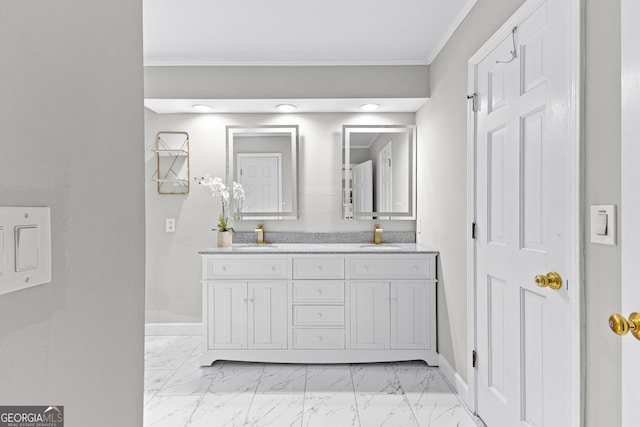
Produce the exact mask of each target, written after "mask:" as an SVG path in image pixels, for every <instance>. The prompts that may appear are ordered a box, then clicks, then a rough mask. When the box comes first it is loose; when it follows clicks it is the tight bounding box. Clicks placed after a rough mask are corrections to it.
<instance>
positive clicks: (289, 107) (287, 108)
mask: <svg viewBox="0 0 640 427" xmlns="http://www.w3.org/2000/svg"><path fill="white" fill-rule="evenodd" d="M297 109H298V107H296V106H295V105H293V104H279V105H276V110H278V111H280V112H281V113H292V112H294V111H296V110H297Z"/></svg>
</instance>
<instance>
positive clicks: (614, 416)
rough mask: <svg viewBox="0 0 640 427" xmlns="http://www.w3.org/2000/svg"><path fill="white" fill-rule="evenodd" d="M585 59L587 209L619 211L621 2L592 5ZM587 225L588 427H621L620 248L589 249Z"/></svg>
mask: <svg viewBox="0 0 640 427" xmlns="http://www.w3.org/2000/svg"><path fill="white" fill-rule="evenodd" d="M585 59H586V64H585V65H586V105H585V161H586V173H585V187H586V188H585V190H586V194H585V202H586V209H589V206H590V205H597V204H616V205H618V207H619V206H620V201H621V196H620V191H621V190H620V187H621V186H620V179H621V178H620V164H621V158H620V138H621V124H620V121H621V112H620V108H621V105H620V103H621V96H620V1H619V0H615V1H605V0H586V58H585ZM586 212H588V210H587V211H586ZM618 212H619V211H618ZM585 219H586V221H585V230H584V238H585V241H586V242H587V243H586V245H585V279H586V283H585V284H584V286H585V287H584V294H585V299H586V312H585V316H584V321H585V324H586V331H585V334H584V338H585V345H586V375H587V378H586V386H587V389H586V397H587V399H586V417H585V418H586V420H587V423H586V425H587V427H600V426H619V425H620V424H621V406H620V401H621V400H622V394H621V382H622V372H621V370H620V360H621V338H620V337H618V336H617V335H614V334H613V333H611V331H610V330H609V326H608V323H607V319H608V318H609V316H610V315H611V314H612V313H619V312H620V305H621V304H620V297H621V252H620V245H618V246H602V245H595V244H592V243H588V242H589V221H588V213H587V214H586V217H585ZM618 224H620V222H619V218H618ZM618 242H620V239H618ZM624 314H625V315H628V314H629V313H624ZM625 338H628V337H625Z"/></svg>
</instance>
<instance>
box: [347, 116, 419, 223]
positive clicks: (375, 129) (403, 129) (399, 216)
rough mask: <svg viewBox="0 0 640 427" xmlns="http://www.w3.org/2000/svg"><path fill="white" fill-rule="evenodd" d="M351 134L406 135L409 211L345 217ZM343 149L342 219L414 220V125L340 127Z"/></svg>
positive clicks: (363, 213) (415, 134) (348, 188)
mask: <svg viewBox="0 0 640 427" xmlns="http://www.w3.org/2000/svg"><path fill="white" fill-rule="evenodd" d="M352 133H406V134H408V136H409V144H410V147H409V168H410V170H409V188H408V191H409V209H408V210H407V211H403V212H375V211H373V212H361V213H358V214H356V213H355V212H353V213H352V216H349V215H347V206H348V203H347V197H348V195H349V194H350V193H351V185H350V176H351V153H350V148H351V144H350V141H351V134H352ZM342 147H343V157H342V161H343V169H344V176H343V187H342V189H343V192H342V205H343V209H342V218H343V219H345V220H353V219H355V220H358V219H376V220H415V219H416V194H417V192H416V179H417V173H416V157H417V132H416V126H415V125H342Z"/></svg>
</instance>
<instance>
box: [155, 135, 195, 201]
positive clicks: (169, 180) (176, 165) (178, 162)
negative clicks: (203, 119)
mask: <svg viewBox="0 0 640 427" xmlns="http://www.w3.org/2000/svg"><path fill="white" fill-rule="evenodd" d="M152 151H153V152H154V153H156V159H157V161H158V168H157V169H156V171H155V173H154V174H153V180H154V181H156V182H157V183H158V194H188V193H189V180H190V179H191V175H190V174H191V172H190V170H189V134H188V133H187V132H158V133H157V134H156V143H155V146H154V147H153V150H152Z"/></svg>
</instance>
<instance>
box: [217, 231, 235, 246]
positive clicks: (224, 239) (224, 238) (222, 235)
mask: <svg viewBox="0 0 640 427" xmlns="http://www.w3.org/2000/svg"><path fill="white" fill-rule="evenodd" d="M232 243H233V232H231V231H218V246H219V247H228V246H231V244H232Z"/></svg>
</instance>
